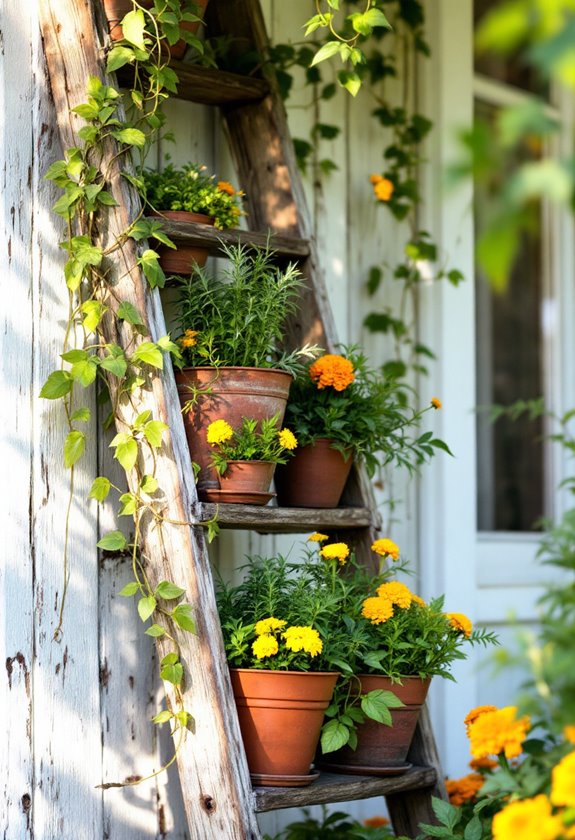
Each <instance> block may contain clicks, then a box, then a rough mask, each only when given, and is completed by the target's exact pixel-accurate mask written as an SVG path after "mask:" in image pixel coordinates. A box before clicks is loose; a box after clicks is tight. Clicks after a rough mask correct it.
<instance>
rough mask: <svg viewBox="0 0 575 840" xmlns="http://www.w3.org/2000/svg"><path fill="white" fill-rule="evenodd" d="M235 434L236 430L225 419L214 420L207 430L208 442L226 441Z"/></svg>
mask: <svg viewBox="0 0 575 840" xmlns="http://www.w3.org/2000/svg"><path fill="white" fill-rule="evenodd" d="M233 436H234V430H233V429H232V427H231V426H230V424H229V423H226V421H225V420H214V422H213V423H210V425H209V426H208V431H207V440H208V443H211V444H217V443H224V441H226V440H229V439H230V438H232V437H233Z"/></svg>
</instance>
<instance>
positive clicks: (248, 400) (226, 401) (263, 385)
mask: <svg viewBox="0 0 575 840" xmlns="http://www.w3.org/2000/svg"><path fill="white" fill-rule="evenodd" d="M291 381H292V377H291V375H290V374H289V373H286V372H285V371H283V370H276V369H275V368H247V367H221V368H212V367H196V368H184V369H183V370H182V371H179V372H178V373H176V384H177V386H178V396H179V398H180V404H181V406H182V408H184V406H185V405H186V403H188V402H189V401H191V404H190V408H189V410H188V411H186V410H185V411H184V424H185V427H186V436H187V439H188V446H189V448H190V455H191V458H192V461H195V463H196V464H198V465H199V466H200V473H199V476H198V494H199V496H200V499H205V493H206V492H207V491H212V492H213V491H217V490H219V489H220V481H219V476H218V474H217V472H216V471H215V470H214V468H213V466H212V464H211V456H212V447H211V446H210V444H209V443H208V442H207V440H206V430H207V428H208V426H209V424H210V423H211V422H212V421H213V420H220V419H221V420H226V422H228V423H229V424H230V426H232V427H233V428H234V429H236V428H239V427H240V426H241V423H242V420H243V418H244V417H248V418H250V419H252V420H258V421H261V420H266V419H269V418H270V417H273V416H274V415H276V414H277V415H278V416H279V419H278V422H279V423H281V422H282V420H283V416H284V412H285V407H286V403H287V397H288V393H289V388H290V385H291ZM208 501H209V499H208Z"/></svg>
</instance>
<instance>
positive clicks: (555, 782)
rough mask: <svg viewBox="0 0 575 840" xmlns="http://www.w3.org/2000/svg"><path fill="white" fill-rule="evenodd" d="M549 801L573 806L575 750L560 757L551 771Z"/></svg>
mask: <svg viewBox="0 0 575 840" xmlns="http://www.w3.org/2000/svg"><path fill="white" fill-rule="evenodd" d="M551 802H552V803H553V804H554V805H565V806H566V807H567V808H573V807H575V752H572V753H569V755H566V756H565V758H562V759H561V761H560V762H559V764H558V765H557V766H556V767H554V768H553V771H552V773H551Z"/></svg>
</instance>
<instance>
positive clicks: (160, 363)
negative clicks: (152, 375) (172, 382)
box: [132, 341, 164, 370]
mask: <svg viewBox="0 0 575 840" xmlns="http://www.w3.org/2000/svg"><path fill="white" fill-rule="evenodd" d="M132 361H134V362H143V363H144V364H146V365H151V366H152V367H155V368H159V369H160V370H162V369H163V367H164V357H163V356H162V351H161V350H160V348H159V347H158V346H157V345H156V344H154V342H153V341H143V342H142V343H141V344H140V345H138V347H137V348H136V351H135V353H134V355H133V356H132Z"/></svg>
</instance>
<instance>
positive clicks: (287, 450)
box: [207, 414, 297, 475]
mask: <svg viewBox="0 0 575 840" xmlns="http://www.w3.org/2000/svg"><path fill="white" fill-rule="evenodd" d="M278 420H279V415H278V414H275V415H274V416H273V417H269V418H267V419H264V420H262V421H261V422H260V423H258V421H257V420H253V419H250V418H248V417H244V418H242V425H241V426H240V428H239V429H232V428H231V426H228V429H227V430H226V435H225V439H222V437H220V438H219V440H218V442H217V443H213V444H212V446H213V452H212V463H213V465H214V467H215V469H216V471H217V472H218V473H219V474H220V475H224V473H225V472H226V470H227V468H228V462H229V461H267V462H268V463H270V464H286V463H287V461H288V458H289V457H290V456H291V455H292V454H293V450H294V449H295V448H296V446H297V441H296V439H295V438H294V437H293V435H292V434H291V433H290V432H289V430H287V429H283V430H281V429H280V428H279V426H278ZM215 422H216V423H220V424H221V423H225V424H226V426H227V425H228V424H227V423H226V421H225V420H224V421H222V420H219V421H218V420H216V421H215ZM210 425H212V424H210ZM258 427H259V428H258ZM227 432H231V436H230V437H228V436H227ZM207 435H208V441H210V427H209V426H208V430H207Z"/></svg>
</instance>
